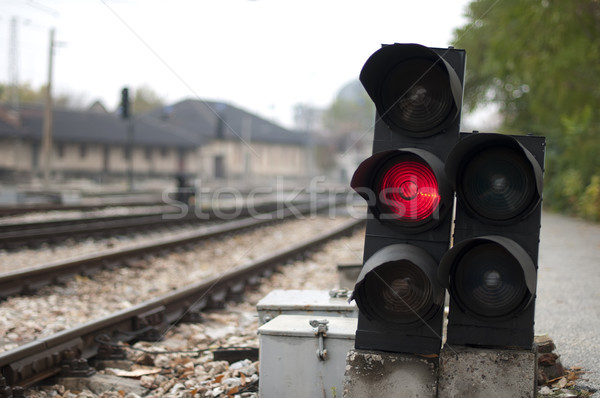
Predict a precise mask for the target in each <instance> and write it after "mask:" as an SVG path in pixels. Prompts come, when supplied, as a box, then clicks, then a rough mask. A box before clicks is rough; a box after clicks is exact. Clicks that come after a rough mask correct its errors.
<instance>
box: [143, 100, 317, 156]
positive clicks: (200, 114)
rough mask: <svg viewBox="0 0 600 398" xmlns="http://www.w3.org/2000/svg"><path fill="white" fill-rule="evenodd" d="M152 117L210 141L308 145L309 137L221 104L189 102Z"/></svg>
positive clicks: (154, 113) (178, 104)
mask: <svg viewBox="0 0 600 398" xmlns="http://www.w3.org/2000/svg"><path fill="white" fill-rule="evenodd" d="M151 114H152V115H153V116H154V117H156V118H158V119H161V120H162V121H163V122H164V123H166V124H167V125H170V126H178V127H182V128H185V129H187V130H190V131H193V132H195V133H196V134H198V135H200V136H202V137H204V138H206V139H223V140H244V141H246V142H252V141H254V142H269V143H279V144H291V145H305V144H306V138H307V135H306V134H303V133H301V132H297V131H292V130H288V129H286V128H284V127H281V126H279V125H277V124H275V123H273V122H270V121H268V120H266V119H263V118H261V117H259V116H256V115H254V114H251V113H249V112H247V111H245V110H243V109H240V108H237V107H235V106H232V105H229V104H225V103H221V102H213V101H201V100H193V99H188V100H184V101H181V102H178V103H176V104H173V105H170V106H168V107H164V108H162V109H157V110H155V111H153V112H151Z"/></svg>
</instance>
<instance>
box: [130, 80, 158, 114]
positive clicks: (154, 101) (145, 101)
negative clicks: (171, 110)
mask: <svg viewBox="0 0 600 398" xmlns="http://www.w3.org/2000/svg"><path fill="white" fill-rule="evenodd" d="M164 103H165V102H164V100H163V99H162V98H161V97H160V96H159V95H158V94H157V93H156V92H155V91H154V90H153V89H152V88H150V87H149V86H145V85H144V86H140V87H138V88H137V89H136V90H135V96H134V98H133V113H134V114H137V115H139V114H141V113H144V112H147V111H151V110H153V109H155V108H158V107H161V106H164Z"/></svg>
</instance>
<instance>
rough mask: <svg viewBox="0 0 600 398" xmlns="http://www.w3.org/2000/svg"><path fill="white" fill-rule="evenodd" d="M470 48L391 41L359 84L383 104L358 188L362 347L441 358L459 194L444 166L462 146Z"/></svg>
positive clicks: (375, 56)
mask: <svg viewBox="0 0 600 398" xmlns="http://www.w3.org/2000/svg"><path fill="white" fill-rule="evenodd" d="M464 69H465V52H464V51H463V50H456V49H438V48H428V47H424V46H420V45H417V44H392V45H385V46H383V47H382V48H381V49H379V50H378V51H376V52H375V53H374V54H373V55H372V56H371V57H370V58H369V59H368V60H367V62H366V63H365V65H364V67H363V69H362V71H361V74H360V80H361V82H362V84H363V86H364V87H365V90H366V91H367V93H368V94H369V96H370V97H371V99H372V100H373V102H374V103H375V108H376V111H377V113H376V117H375V134H374V141H373V155H372V156H371V157H369V158H368V159H366V160H365V161H363V162H362V163H361V165H360V166H359V167H358V169H357V170H356V172H355V173H354V176H353V177H352V181H351V186H352V188H353V189H354V190H356V191H357V192H358V193H359V194H360V195H361V196H362V197H363V198H364V199H365V200H366V201H367V205H368V220H367V230H366V236H365V246H364V258H363V264H364V265H363V268H362V271H361V273H360V275H359V277H358V280H357V282H356V285H355V288H354V291H353V296H352V297H353V299H355V300H356V303H357V305H358V308H359V318H358V328H357V332H356V339H355V347H356V348H358V349H369V350H381V351H390V352H405V353H424V354H429V353H438V352H439V350H440V346H441V335H442V318H443V305H444V292H445V291H444V289H443V287H442V286H441V285H440V284H439V281H438V279H437V268H438V264H439V261H440V259H441V257H442V256H443V254H444V253H445V252H446V251H447V250H448V248H449V241H450V227H451V217H450V215H451V209H452V204H453V193H452V189H451V187H450V185H449V183H448V181H447V178H446V173H445V170H444V161H445V159H446V157H447V155H448V153H449V151H450V149H451V148H452V147H453V146H454V145H455V144H456V143H457V142H458V140H459V126H460V110H461V106H462V85H463V77H464Z"/></svg>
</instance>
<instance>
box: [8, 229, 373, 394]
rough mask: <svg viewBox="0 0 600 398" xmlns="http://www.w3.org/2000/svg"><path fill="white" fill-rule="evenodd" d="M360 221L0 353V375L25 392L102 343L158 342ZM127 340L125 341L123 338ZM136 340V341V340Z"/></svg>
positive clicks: (90, 354)
mask: <svg viewBox="0 0 600 398" xmlns="http://www.w3.org/2000/svg"><path fill="white" fill-rule="evenodd" d="M363 224H364V220H357V219H351V220H349V221H348V222H346V223H344V224H343V225H341V226H339V227H337V228H335V229H332V230H330V231H327V232H323V233H321V234H318V235H317V236H314V237H312V238H310V239H307V240H304V241H302V242H299V243H296V244H292V245H290V246H288V247H286V248H284V249H280V250H277V251H274V252H272V253H269V254H266V255H264V256H263V257H261V258H258V259H255V260H253V261H251V262H248V263H246V264H243V265H239V266H236V267H233V268H232V269H230V270H228V271H226V272H223V273H221V274H219V275H216V276H213V277H210V278H207V279H205V280H203V281H200V282H197V283H194V284H191V285H188V286H185V287H182V288H181V289H179V290H176V291H173V292H171V293H168V294H165V295H162V296H160V297H157V298H156V299H153V300H149V301H146V302H144V303H141V304H138V305H135V306H133V307H131V308H129V309H126V310H122V311H120V312H117V313H115V314H112V315H110V316H107V317H104V318H101V319H98V320H95V321H91V322H88V323H85V324H82V325H81V326H78V327H75V328H73V329H69V330H64V331H62V332H59V333H57V334H55V335H53V336H49V337H47V338H42V339H39V340H36V341H32V342H30V343H27V344H25V345H23V346H20V347H17V348H15V349H13V350H10V351H7V352H4V353H0V374H1V375H2V376H3V377H4V378H5V379H6V382H7V384H8V385H10V386H13V387H14V386H29V385H32V384H34V383H36V382H39V381H41V380H43V379H45V378H48V377H51V376H53V375H56V374H58V373H59V372H60V371H61V368H62V369H63V370H64V369H65V364H66V363H68V362H69V360H71V359H72V358H73V355H75V356H76V357H77V358H81V359H85V360H87V359H89V358H92V357H94V356H95V355H97V354H98V352H99V351H102V350H104V349H106V346H105V344H104V343H102V341H105V342H116V341H124V340H125V341H127V340H128V339H129V340H133V339H139V337H140V336H141V335H142V333H141V332H144V334H146V335H148V331H149V330H150V329H151V330H153V331H154V335H157V336H159V337H160V336H161V335H162V334H163V333H164V332H165V331H166V329H167V328H168V327H169V325H171V324H173V323H176V322H180V321H185V320H190V319H198V318H199V314H200V312H201V311H203V310H206V309H209V308H211V306H212V305H215V303H222V302H224V300H226V299H227V298H228V297H230V296H231V295H234V296H236V297H239V295H240V294H241V293H242V292H243V289H244V288H245V286H246V285H248V284H252V283H258V279H259V278H260V276H262V275H265V274H268V273H270V272H271V270H272V268H274V267H275V266H277V265H279V264H282V263H284V262H285V261H287V260H289V259H291V258H295V257H297V256H298V255H300V254H302V253H305V252H306V251H308V250H310V249H312V248H314V247H315V246H318V245H321V244H323V243H324V242H326V241H328V240H331V239H334V238H338V237H340V236H344V235H348V234H349V233H351V232H352V231H353V230H354V229H355V228H357V227H359V226H362V225H363ZM125 336H129V337H128V338H123V337H125ZM136 336H137V337H136Z"/></svg>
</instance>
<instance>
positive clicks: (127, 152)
mask: <svg viewBox="0 0 600 398" xmlns="http://www.w3.org/2000/svg"><path fill="white" fill-rule="evenodd" d="M123 157H124V158H125V159H127V160H129V159H130V158H131V147H129V146H126V147H125V148H123Z"/></svg>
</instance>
